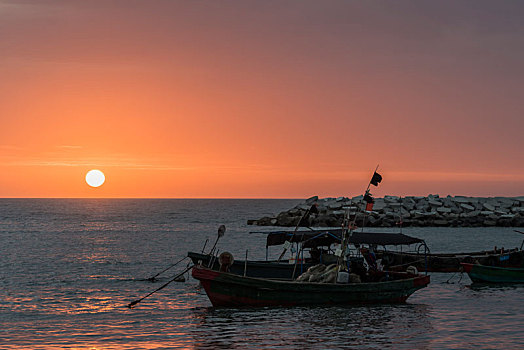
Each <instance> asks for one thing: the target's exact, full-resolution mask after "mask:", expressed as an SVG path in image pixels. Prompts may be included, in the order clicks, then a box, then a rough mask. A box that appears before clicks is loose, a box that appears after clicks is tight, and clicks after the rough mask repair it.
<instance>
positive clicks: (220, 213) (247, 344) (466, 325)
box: [0, 199, 524, 349]
mask: <svg viewBox="0 0 524 350" xmlns="http://www.w3.org/2000/svg"><path fill="white" fill-rule="evenodd" d="M299 202H300V201H299V200H291V199H289V200H288V199H286V200H280V199H279V200H266V199H260V200H259V199H256V200H237V199H230V200H221V199H213V200H206V199H165V200H164V199H1V200H0V324H1V327H0V349H72V348H75V349H174V348H194V349H221V348H224V349H236V348H238V349H274V348H277V349H278V348H281V349H337V348H351V349H358V348H362V349H374V348H376V349H383V348H393V349H402V348H405V349H443V348H445V349H460V348H502V349H517V348H524V335H523V333H522V331H523V329H524V303H523V302H522V301H523V297H524V286H522V285H508V286H475V285H471V281H470V280H469V278H468V277H467V275H461V274H459V273H457V274H438V273H433V274H431V284H430V285H429V286H428V287H427V288H425V289H422V290H419V291H417V292H415V294H413V295H412V296H411V297H410V298H409V299H408V301H407V302H406V303H405V304H399V305H367V306H351V307H340V306H330V307H292V308H278V307H277V308H274V307H273V308H255V309H247V308H246V309H235V308H220V309H215V308H213V307H211V303H210V302H209V300H208V298H207V296H206V295H205V293H204V291H203V290H202V289H201V288H200V287H199V284H198V281H196V280H194V279H192V278H191V277H189V275H187V274H186V278H188V280H187V281H186V282H185V283H176V282H173V283H171V284H170V285H168V286H167V287H166V288H164V289H162V290H160V291H158V292H157V293H155V294H153V295H151V296H150V297H148V298H146V299H144V300H143V301H142V302H141V303H139V304H138V305H136V307H135V308H133V309H129V308H127V307H126V305H127V304H128V303H130V302H132V301H134V300H136V299H138V298H141V297H143V296H145V295H147V294H148V293H149V292H151V291H153V290H155V289H157V288H159V287H160V286H162V285H163V284H164V283H166V282H167V281H169V277H170V276H173V275H174V274H175V273H176V272H177V271H181V270H183V269H184V268H185V267H186V266H187V261H183V262H182V263H180V264H179V265H177V266H176V267H175V268H173V269H172V270H169V271H167V272H166V273H165V274H164V275H161V276H160V277H159V279H158V280H157V281H156V282H151V281H148V280H147V278H148V277H151V276H152V275H154V274H156V273H157V272H159V271H161V270H162V269H164V268H166V267H167V266H169V265H171V264H173V263H174V262H176V261H177V260H179V259H181V258H183V257H184V256H185V255H186V254H187V252H188V251H197V252H199V251H201V250H202V248H203V245H204V242H206V240H208V243H207V245H206V251H207V250H209V249H210V247H211V246H212V245H213V244H214V243H215V241H216V239H217V229H218V227H219V226H220V225H222V224H224V225H225V226H226V228H227V229H226V233H225V235H224V237H222V238H221V239H220V240H219V241H218V244H217V248H218V249H219V251H220V252H223V251H229V252H230V253H232V254H233V256H234V257H235V258H237V259H244V258H245V256H246V253H247V256H248V258H249V259H264V258H265V254H266V250H265V235H263V234H259V233H249V232H250V231H269V230H271V229H274V228H271V227H262V228H261V227H253V226H247V224H246V221H247V220H248V219H256V218H259V217H262V216H266V215H274V214H277V213H278V212H280V211H282V210H286V209H289V208H291V207H293V206H294V205H296V204H298V203H299ZM370 230H371V229H370ZM374 230H378V229H374ZM382 231H384V230H382ZM389 231H391V230H389ZM403 232H404V233H406V234H408V235H413V236H416V237H420V238H423V239H425V240H426V242H427V243H428V245H429V247H430V248H431V251H432V252H444V251H449V252H460V251H472V250H483V249H490V248H493V247H494V246H498V247H499V248H500V247H502V246H504V247H505V248H514V247H517V246H519V247H520V244H521V242H522V239H523V238H524V235H521V234H519V233H516V232H514V231H513V229H512V228H405V229H403ZM279 253H280V250H279V248H278V247H273V249H272V250H270V257H271V256H278V255H279Z"/></svg>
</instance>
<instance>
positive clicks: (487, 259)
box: [376, 248, 524, 272]
mask: <svg viewBox="0 0 524 350" xmlns="http://www.w3.org/2000/svg"><path fill="white" fill-rule="evenodd" d="M376 255H377V259H382V263H383V264H384V265H386V266H388V267H389V268H390V269H392V270H403V269H405V266H409V265H411V266H415V267H416V268H417V269H419V270H423V269H427V271H428V272H459V271H460V270H461V263H473V262H474V263H479V264H482V265H487V266H498V267H520V266H522V263H523V261H524V251H523V250H522V249H519V248H514V249H509V250H504V249H493V250H484V251H476V252H464V253H433V254H432V253H427V252H420V253H419V252H416V251H415V252H399V251H387V250H380V251H377V252H376Z"/></svg>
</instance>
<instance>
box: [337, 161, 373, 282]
mask: <svg viewBox="0 0 524 350" xmlns="http://www.w3.org/2000/svg"><path fill="white" fill-rule="evenodd" d="M377 170H378V165H377V167H376V168H375V171H374V172H373V176H372V177H371V180H370V181H369V183H368V186H367V188H366V191H365V192H364V196H363V198H361V199H360V201H359V202H358V205H357V211H355V215H354V216H353V220H349V217H350V214H349V210H350V209H347V210H346V213H345V215H344V222H343V224H342V242H341V243H340V249H339V250H337V251H336V252H335V255H337V256H338V259H337V274H338V272H340V271H346V264H345V260H346V251H347V247H348V245H349V239H350V238H351V236H352V235H353V231H354V230H355V229H356V228H357V227H356V225H355V224H356V221H357V215H358V208H359V207H360V205H361V204H362V202H363V201H366V202H367V203H371V204H372V203H373V197H371V194H370V193H369V188H370V186H371V185H374V186H378V184H379V182H380V181H382V176H381V175H380V174H379V173H377ZM335 283H336V279H335Z"/></svg>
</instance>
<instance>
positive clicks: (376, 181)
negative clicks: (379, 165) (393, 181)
mask: <svg viewBox="0 0 524 350" xmlns="http://www.w3.org/2000/svg"><path fill="white" fill-rule="evenodd" d="M380 181H382V175H380V174H379V173H377V172H376V171H375V173H374V174H373V177H372V178H371V181H370V182H369V183H370V184H372V185H373V186H378V184H379V183H380Z"/></svg>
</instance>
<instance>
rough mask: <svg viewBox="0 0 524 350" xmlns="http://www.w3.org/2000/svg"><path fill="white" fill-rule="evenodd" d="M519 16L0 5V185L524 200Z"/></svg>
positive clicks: (474, 9)
mask: <svg viewBox="0 0 524 350" xmlns="http://www.w3.org/2000/svg"><path fill="white" fill-rule="evenodd" d="M523 16H524V4H521V3H516V2H509V1H508V2H506V1H500V2H496V3H495V2H484V1H473V2H467V1H465V2H461V3H460V4H457V3H456V2H454V1H450V2H445V1H443V2H432V1H420V2H404V1H399V2H395V3H394V4H393V3H390V2H382V3H380V2H373V3H370V2H347V1H329V2H320V1H300V2H296V1H275V2H273V1H220V2H216V1H189V2H172V1H154V2H148V1H133V0H130V1H111V2H107V1H88V2H85V1H36V0H35V1H2V0H0V122H1V128H0V197H265V198H281V197H291V198H303V197H309V196H311V195H320V196H353V195H357V194H360V193H361V192H362V191H363V190H364V189H365V187H366V185H367V181H369V177H370V176H371V174H372V172H373V169H374V168H375V166H376V165H377V164H380V170H379V172H381V173H382V175H383V176H384V181H383V182H382V184H381V186H380V187H379V188H378V189H376V190H375V193H374V194H375V195H377V196H381V195H384V194H394V195H427V194H429V193H438V194H440V195H447V194H451V195H460V194H464V195H478V196H497V195H501V196H518V195H524V157H523V155H522V148H523V147H522V146H523V141H522V132H523V131H524V113H523V112H524V104H523V103H522V100H523V97H524V96H523V91H524V66H523V65H522V62H523V60H524V25H523V24H522V20H521V19H522V18H523ZM90 169H100V170H102V171H103V172H104V173H105V175H106V183H105V184H104V185H103V186H102V187H100V188H97V189H94V188H90V187H89V186H87V184H86V183H85V180H84V177H85V174H86V172H87V171H88V170H90Z"/></svg>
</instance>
